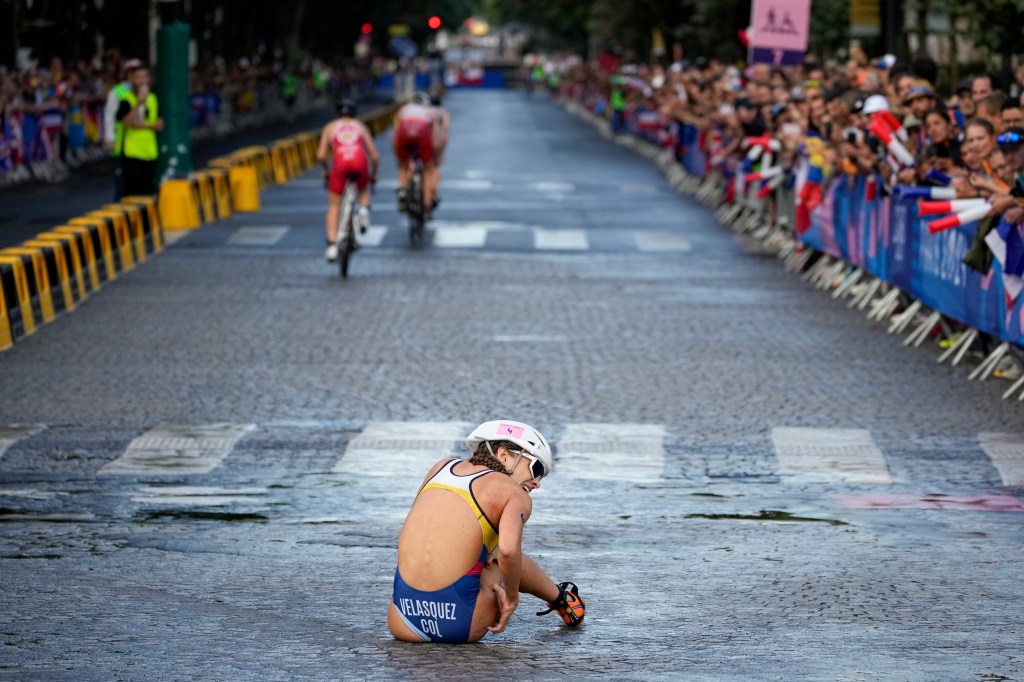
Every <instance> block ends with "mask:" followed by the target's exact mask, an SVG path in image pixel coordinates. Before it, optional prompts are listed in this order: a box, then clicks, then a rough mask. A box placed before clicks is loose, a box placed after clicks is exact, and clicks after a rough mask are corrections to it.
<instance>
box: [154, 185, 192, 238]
mask: <svg viewBox="0 0 1024 682" xmlns="http://www.w3.org/2000/svg"><path fill="white" fill-rule="evenodd" d="M157 210H158V212H159V213H160V224H161V225H163V227H164V229H165V230H194V229H196V228H198V227H199V226H200V224H201V223H200V220H199V197H198V196H196V191H195V189H194V188H193V185H192V181H191V180H184V179H173V180H165V181H164V182H163V184H162V185H160V198H159V199H158V200H157Z"/></svg>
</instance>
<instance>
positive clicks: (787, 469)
mask: <svg viewBox="0 0 1024 682" xmlns="http://www.w3.org/2000/svg"><path fill="white" fill-rule="evenodd" d="M772 442H773V443H774V444H775V451H776V455H777V456H778V459H779V470H780V472H781V473H783V474H786V475H791V476H799V477H802V478H804V479H809V480H819V481H843V482H847V483H891V482H892V479H891V477H890V476H889V469H888V467H887V466H886V463H885V457H884V456H883V455H882V451H881V450H879V449H878V446H877V445H875V442H874V440H872V438H871V432H870V431H868V430H867V429H818V428H799V427H776V428H773V429H772Z"/></svg>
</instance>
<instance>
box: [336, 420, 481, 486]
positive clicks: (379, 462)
mask: <svg viewBox="0 0 1024 682" xmlns="http://www.w3.org/2000/svg"><path fill="white" fill-rule="evenodd" d="M471 429H472V425H471V424H469V423H467V422H402V421H381V422H369V423H368V424H367V425H366V426H365V427H364V428H363V430H362V431H361V432H360V433H359V435H358V436H356V437H355V438H353V439H352V440H351V441H349V444H348V447H347V448H346V449H345V454H344V456H343V457H342V458H341V459H340V460H338V462H337V463H336V464H335V465H334V468H333V471H335V472H337V473H350V474H359V475H367V476H413V477H418V478H422V477H423V476H424V474H426V473H427V469H429V468H430V465H432V464H433V463H434V462H436V461H437V460H439V459H441V458H442V457H446V456H457V457H465V456H466V455H467V454H468V453H467V451H466V436H468V435H469V432H470V430H471Z"/></svg>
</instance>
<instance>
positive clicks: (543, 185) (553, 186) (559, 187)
mask: <svg viewBox="0 0 1024 682" xmlns="http://www.w3.org/2000/svg"><path fill="white" fill-rule="evenodd" d="M531 186H532V187H533V189H535V190H537V191H538V192H556V193H558V194H565V193H566V192H572V191H573V190H575V189H576V185H574V184H572V183H571V182H535V183H533V184H532V185H531Z"/></svg>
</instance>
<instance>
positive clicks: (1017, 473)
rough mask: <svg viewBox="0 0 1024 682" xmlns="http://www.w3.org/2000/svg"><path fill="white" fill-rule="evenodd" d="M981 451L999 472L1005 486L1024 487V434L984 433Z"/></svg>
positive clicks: (982, 434) (981, 439) (981, 438)
mask: <svg viewBox="0 0 1024 682" xmlns="http://www.w3.org/2000/svg"><path fill="white" fill-rule="evenodd" d="M978 439H979V440H980V441H981V449H982V450H984V451H985V454H986V455H988V458H989V459H990V460H992V464H993V466H995V468H996V469H998V470H999V476H1000V477H1001V478H1002V479H1003V485H1006V486H1019V485H1024V434H1021V433H999V432H993V431H983V432H982V433H979V434H978Z"/></svg>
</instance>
